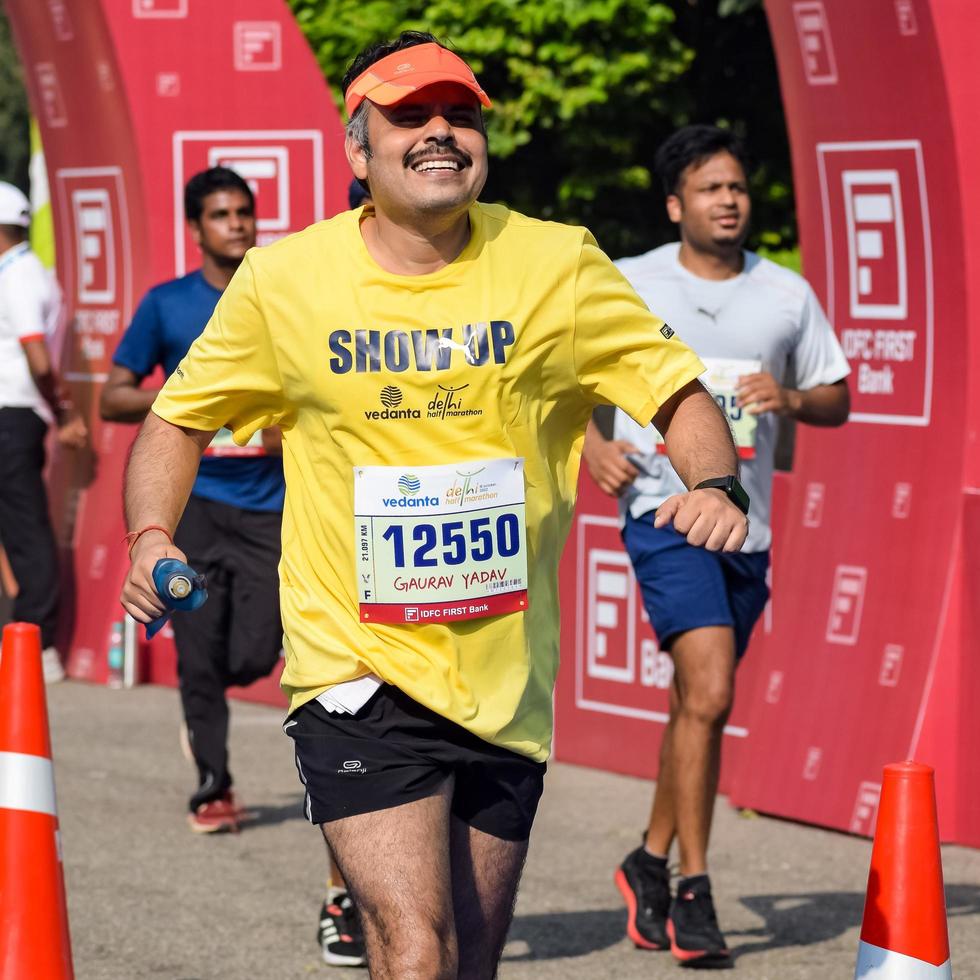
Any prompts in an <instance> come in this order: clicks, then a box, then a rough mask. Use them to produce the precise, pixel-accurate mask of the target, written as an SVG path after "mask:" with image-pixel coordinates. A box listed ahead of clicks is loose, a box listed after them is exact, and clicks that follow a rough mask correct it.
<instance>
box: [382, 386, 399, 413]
mask: <svg viewBox="0 0 980 980" xmlns="http://www.w3.org/2000/svg"><path fill="white" fill-rule="evenodd" d="M401 403H402V390H401V388H396V387H395V386H394V385H388V386H387V387H385V388H382V389H381V404H382V405H384V407H385V408H398V406H399V405H401Z"/></svg>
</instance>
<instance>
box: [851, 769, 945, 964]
mask: <svg viewBox="0 0 980 980" xmlns="http://www.w3.org/2000/svg"><path fill="white" fill-rule="evenodd" d="M854 977H855V980H944V978H945V980H948V978H951V977H952V970H951V968H950V962H949V935H948V933H947V931H946V900H945V897H944V895H943V866H942V859H941V857H940V854H939V826H938V822H937V820H936V790H935V785H934V781H933V771H932V769H931V768H930V767H929V766H924V765H921V764H920V763H918V762H898V763H894V764H893V765H890V766H885V775H884V779H883V781H882V785H881V802H880V803H879V805H878V826H877V827H876V829H875V841H874V847H873V848H872V850H871V871H870V872H869V874H868V896H867V900H866V901H865V904H864V923H863V924H862V926H861V942H860V945H859V948H858V960H857V969H856V970H855V972H854Z"/></svg>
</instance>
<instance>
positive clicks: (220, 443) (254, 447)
mask: <svg viewBox="0 0 980 980" xmlns="http://www.w3.org/2000/svg"><path fill="white" fill-rule="evenodd" d="M204 455H205V456H264V455H265V447H264V446H263V445H262V430H261V429H259V430H258V431H256V432H255V433H253V435H252V438H251V439H249V440H248V442H246V443H245V445H244V446H239V445H238V444H237V443H236V442H235V440H234V438H233V437H232V433H231V429H227V428H221V429H218V431H217V432H216V433H215V434H214V438H213V439H212V440H211V442H210V443H208V448H207V449H205V450H204Z"/></svg>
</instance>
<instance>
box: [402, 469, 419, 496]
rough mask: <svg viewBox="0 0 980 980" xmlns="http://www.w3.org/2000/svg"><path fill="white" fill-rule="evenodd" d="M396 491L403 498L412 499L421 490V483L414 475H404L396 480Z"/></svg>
mask: <svg viewBox="0 0 980 980" xmlns="http://www.w3.org/2000/svg"><path fill="white" fill-rule="evenodd" d="M398 489H399V490H400V491H401V495H402V496H403V497H414V496H415V495H416V494H417V493H418V492H419V490H421V489H422V481H421V480H420V479H419V478H418V477H417V476H416V475H415V474H414V473H405V474H403V475H402V476H401V477H399V479H398Z"/></svg>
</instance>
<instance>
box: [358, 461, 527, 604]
mask: <svg viewBox="0 0 980 980" xmlns="http://www.w3.org/2000/svg"><path fill="white" fill-rule="evenodd" d="M524 505H525V500H524V460H523V459H492V460H480V461H478V462H468V463H450V464H447V465H445V466H416V467H412V468H408V467H401V466H358V467H355V469H354V531H355V545H354V546H355V548H356V562H355V564H356V566H357V594H358V602H359V606H360V616H361V621H362V622H365V623H445V622H449V621H452V620H458V619H479V618H482V617H484V616H500V615H502V614H504V613H513V612H521V611H523V610H525V609H527V602H528V599H527V531H526V526H525V514H524Z"/></svg>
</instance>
